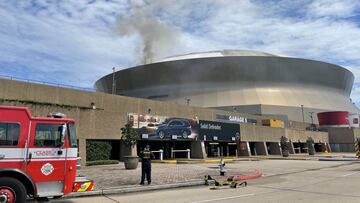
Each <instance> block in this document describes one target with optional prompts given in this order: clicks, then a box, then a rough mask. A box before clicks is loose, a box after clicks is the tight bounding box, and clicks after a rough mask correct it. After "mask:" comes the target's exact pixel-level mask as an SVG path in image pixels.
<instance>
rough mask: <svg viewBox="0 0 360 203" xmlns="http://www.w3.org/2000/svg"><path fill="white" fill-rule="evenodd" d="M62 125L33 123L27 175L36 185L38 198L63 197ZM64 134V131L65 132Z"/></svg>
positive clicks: (63, 158) (63, 151) (63, 156)
mask: <svg viewBox="0 0 360 203" xmlns="http://www.w3.org/2000/svg"><path fill="white" fill-rule="evenodd" d="M63 128H64V125H62V124H52V123H40V122H35V123H34V125H33V126H32V129H31V131H32V133H31V136H30V141H29V150H28V156H27V173H28V174H29V175H30V176H31V177H32V178H33V181H34V182H35V183H36V187H37V194H38V196H39V197H45V196H59V195H63V194H64V191H63V188H64V179H65V159H66V154H67V151H66V148H65V147H64V142H63V141H62V137H63V136H62V132H63ZM65 132H66V130H65Z"/></svg>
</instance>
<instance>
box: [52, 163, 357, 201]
mask: <svg viewBox="0 0 360 203" xmlns="http://www.w3.org/2000/svg"><path fill="white" fill-rule="evenodd" d="M236 164H239V166H238V167H244V168H248V167H255V166H256V167H257V168H260V169H262V170H263V172H264V177H262V178H260V179H257V180H252V181H248V186H247V187H245V188H237V189H230V188H224V189H219V190H209V188H208V187H205V186H202V187H195V188H194V187H193V188H183V189H174V190H162V191H152V192H146V193H129V194H126V195H110V196H107V197H105V196H100V197H86V198H76V199H62V200H58V201H54V202H57V203H85V202H86V203H88V202H101V203H114V202H121V203H123V202H157V203H161V202H187V203H202V202H240V201H242V202H284V203H285V202H286V203H288V202H292V203H294V202H306V201H307V202H326V203H329V202H336V203H338V202H357V203H358V202H360V163H359V162H349V161H347V162H334V161H332V162H325V161H323V162H320V161H293V160H289V161H284V160H265V161H257V162H240V163H239V162H238V163H236ZM236 164H235V165H236ZM235 165H231V166H235ZM231 166H229V167H231ZM144 187H146V186H144Z"/></svg>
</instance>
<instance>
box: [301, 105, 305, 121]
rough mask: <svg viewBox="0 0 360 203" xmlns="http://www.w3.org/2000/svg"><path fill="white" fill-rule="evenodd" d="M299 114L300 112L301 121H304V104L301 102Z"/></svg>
mask: <svg viewBox="0 0 360 203" xmlns="http://www.w3.org/2000/svg"><path fill="white" fill-rule="evenodd" d="M301 114H302V121H303V123H305V118H304V105H302V104H301Z"/></svg>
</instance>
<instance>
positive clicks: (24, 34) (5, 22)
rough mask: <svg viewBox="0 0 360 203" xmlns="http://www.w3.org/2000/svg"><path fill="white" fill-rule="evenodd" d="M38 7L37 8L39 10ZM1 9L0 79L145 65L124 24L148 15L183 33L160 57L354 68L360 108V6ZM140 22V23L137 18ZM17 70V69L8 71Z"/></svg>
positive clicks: (215, 2)
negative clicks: (244, 53) (218, 55)
mask: <svg viewBox="0 0 360 203" xmlns="http://www.w3.org/2000/svg"><path fill="white" fill-rule="evenodd" d="M32 2H37V4H36V5H35V6H34V4H33V3H32ZM49 2H50V1H14V2H10V1H9V2H5V1H3V2H1V3H0V5H1V6H0V65H2V66H3V68H1V69H0V74H9V75H12V73H15V74H17V75H18V76H24V75H21V71H22V70H21V68H22V67H26V70H24V69H23V72H25V73H28V74H27V75H26V76H30V77H32V78H36V79H39V80H47V78H51V79H52V80H58V79H59V76H58V73H59V72H60V73H62V75H63V76H64V78H65V79H61V80H60V81H57V82H63V83H70V84H72V85H80V86H87V87H89V86H92V84H93V83H94V82H95V81H96V80H97V79H98V78H100V77H101V76H104V75H105V74H107V73H110V72H111V68H112V67H113V66H116V67H118V68H125V67H129V66H131V65H135V64H137V63H138V61H139V59H138V57H139V55H140V54H139V51H140V50H139V44H140V45H141V39H140V38H139V35H138V34H130V35H126V36H119V35H117V34H116V33H115V32H114V26H115V24H114V23H115V21H116V19H117V18H120V19H122V18H124V17H128V16H129V15H130V14H131V12H132V11H133V10H134V8H135V7H136V8H144V9H146V10H148V12H150V13H151V15H153V16H154V17H155V18H156V19H158V20H159V21H160V22H161V23H164V24H166V25H169V26H172V27H173V28H174V29H175V30H177V31H178V34H177V41H176V43H175V42H174V43H172V44H171V45H172V46H171V48H169V47H168V48H167V50H166V51H165V52H164V53H162V54H159V57H166V56H171V55H178V54H185V53H189V52H197V51H206V50H214V49H253V50H259V51H266V52H270V53H274V54H280V55H290V56H294V57H300V58H308V59H314V60H322V61H326V62H329V63H335V64H338V65H342V66H345V67H347V68H348V69H350V70H351V71H352V72H353V73H354V74H355V77H356V80H355V83H356V85H355V86H356V87H355V89H354V92H353V94H352V97H353V100H354V101H355V102H357V103H360V96H359V95H360V90H358V88H357V87H358V86H360V58H359V56H360V28H359V24H360V23H359V21H360V18H359V17H358V16H356V14H357V13H359V3H358V1H357V0H344V1H340V0H338V1H336V0H331V1H326V0H317V1H310V0H301V1H300V0H299V1H291V0H288V1H287V0H281V1H261V0H256V1H250V0H249V1H248V0H242V1H238V0H226V1H225V0H224V1H220V0H192V1H188V0H182V1H178V0H157V1H150V0H137V1H134V0H132V1H125V0H116V1H115V0H113V1H85V0H79V1H61V2H60V1H59V2H58V3H49ZM134 23H136V19H135V20H134ZM4 64H5V65H6V66H10V67H11V68H12V70H10V69H9V68H10V67H8V68H4Z"/></svg>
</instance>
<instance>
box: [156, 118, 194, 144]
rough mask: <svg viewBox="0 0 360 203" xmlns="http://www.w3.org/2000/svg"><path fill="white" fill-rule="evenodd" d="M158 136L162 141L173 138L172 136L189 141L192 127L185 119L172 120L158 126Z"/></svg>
mask: <svg viewBox="0 0 360 203" xmlns="http://www.w3.org/2000/svg"><path fill="white" fill-rule="evenodd" d="M156 134H157V135H158V136H159V138H160V139H164V138H171V137H172V135H177V136H178V137H179V136H180V137H181V138H184V139H187V138H188V137H189V135H191V125H190V123H189V121H188V120H185V119H172V120H170V121H169V122H167V123H165V124H163V125H160V126H158V128H157V130H156Z"/></svg>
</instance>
